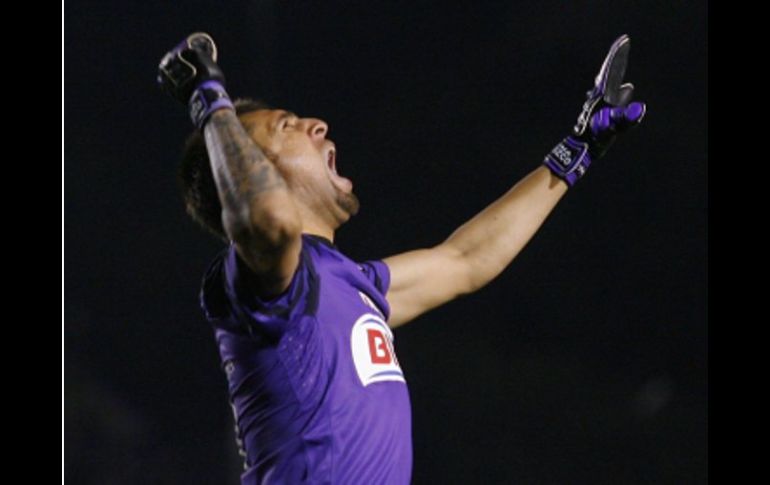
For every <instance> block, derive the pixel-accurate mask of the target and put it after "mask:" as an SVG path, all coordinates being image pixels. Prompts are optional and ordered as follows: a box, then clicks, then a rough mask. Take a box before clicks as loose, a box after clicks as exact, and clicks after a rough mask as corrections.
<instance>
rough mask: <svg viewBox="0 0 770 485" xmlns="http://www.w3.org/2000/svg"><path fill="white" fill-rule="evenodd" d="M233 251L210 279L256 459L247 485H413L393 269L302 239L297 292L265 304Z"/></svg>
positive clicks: (240, 415) (233, 397) (236, 401)
mask: <svg viewBox="0 0 770 485" xmlns="http://www.w3.org/2000/svg"><path fill="white" fill-rule="evenodd" d="M255 277H256V276H255V275H254V273H253V272H252V271H251V270H249V268H248V267H247V266H246V265H245V263H244V262H243V261H242V260H241V259H240V258H239V257H238V255H237V253H236V251H235V248H234V246H232V245H231V246H230V247H229V248H228V249H226V250H225V251H223V252H222V253H220V254H219V255H218V256H217V258H216V259H215V260H214V262H213V263H212V264H211V266H210V267H209V269H208V271H207V272H206V275H205V276H204V279H203V288H202V290H201V305H202V307H203V310H204V312H205V313H206V317H207V318H208V319H209V321H210V322H211V323H212V325H213V326H214V332H215V335H216V340H217V344H218V345H219V354H220V356H221V358H222V366H223V368H224V370H225V373H226V375H227V380H228V384H229V393H230V401H231V403H232V406H233V410H234V412H235V416H236V421H237V428H238V431H237V433H238V440H239V443H240V444H242V447H243V451H244V453H245V458H246V471H245V472H244V474H243V475H242V476H241V479H242V483H244V484H253V483H263V484H290V483H291V484H294V483H319V484H320V483H334V484H348V483H356V484H358V483H367V484H407V483H409V480H410V477H411V471H412V437H411V427H412V425H411V410H410V404H409V393H408V391H407V387H406V381H405V380H404V374H403V373H402V371H401V367H400V365H399V363H398V360H397V359H396V354H395V352H394V351H393V334H392V333H391V331H390V329H389V328H388V326H387V324H386V323H385V322H386V321H387V319H388V315H389V313H390V307H389V306H388V302H387V301H386V300H385V293H386V292H387V290H388V285H389V283H390V273H389V270H388V267H387V266H386V265H385V264H384V263H383V262H381V261H370V262H365V263H360V264H357V263H355V262H353V261H352V260H350V259H349V258H347V257H346V256H344V255H343V254H342V253H340V252H339V251H338V250H337V248H336V247H335V246H334V245H333V244H332V243H331V242H330V241H328V240H326V239H324V238H321V237H318V236H311V235H307V234H305V235H303V236H302V252H301V254H300V260H299V265H298V267H297V271H296V272H295V274H294V276H293V278H292V281H291V284H290V285H289V287H288V289H287V290H286V291H284V292H283V293H282V294H281V295H279V296H277V297H275V298H273V299H270V300H264V299H260V298H259V297H258V296H257V293H256V291H254V278H255Z"/></svg>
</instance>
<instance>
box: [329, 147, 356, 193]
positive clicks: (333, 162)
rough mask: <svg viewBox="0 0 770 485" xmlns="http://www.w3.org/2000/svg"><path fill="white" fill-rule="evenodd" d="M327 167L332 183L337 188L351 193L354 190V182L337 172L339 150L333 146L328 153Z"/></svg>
mask: <svg viewBox="0 0 770 485" xmlns="http://www.w3.org/2000/svg"><path fill="white" fill-rule="evenodd" d="M326 166H327V167H328V168H329V173H330V174H331V180H332V183H333V184H334V185H336V186H337V188H339V189H340V190H342V191H343V192H350V191H352V190H353V182H351V181H350V179H347V178H345V177H343V176H341V175H340V174H339V173H338V172H337V149H336V148H334V147H333V146H332V147H331V148H329V151H328V152H326Z"/></svg>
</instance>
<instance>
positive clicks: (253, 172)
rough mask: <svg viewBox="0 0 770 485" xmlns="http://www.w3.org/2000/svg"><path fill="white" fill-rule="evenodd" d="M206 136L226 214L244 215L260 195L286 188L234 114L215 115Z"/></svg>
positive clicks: (221, 112) (273, 167) (230, 112)
mask: <svg viewBox="0 0 770 485" xmlns="http://www.w3.org/2000/svg"><path fill="white" fill-rule="evenodd" d="M204 135H205V138H206V146H207V147H208V151H209V158H210V160H211V168H212V171H213V172H214V179H215V180H216V183H217V188H218V190H219V194H220V200H221V202H222V208H223V209H224V210H227V211H230V213H232V214H242V213H243V211H244V209H247V210H248V209H251V208H252V207H255V206H254V204H255V202H256V200H257V199H258V198H259V196H260V195H262V194H264V193H266V192H270V191H274V190H277V189H285V188H286V181H285V180H284V179H283V177H282V176H281V174H280V173H279V172H278V170H277V169H276V168H275V166H274V165H273V163H272V162H271V161H270V159H269V158H268V156H267V155H266V154H265V153H264V151H263V150H262V149H260V148H259V146H257V144H256V143H254V142H253V140H252V139H251V138H250V137H249V135H248V134H247V133H246V131H245V130H244V128H243V126H242V125H241V122H240V120H239V119H238V117H237V116H236V115H235V113H234V112H232V111H229V110H220V111H217V112H215V113H214V115H213V116H212V117H211V120H209V122H208V124H207V125H206V127H205V129H204Z"/></svg>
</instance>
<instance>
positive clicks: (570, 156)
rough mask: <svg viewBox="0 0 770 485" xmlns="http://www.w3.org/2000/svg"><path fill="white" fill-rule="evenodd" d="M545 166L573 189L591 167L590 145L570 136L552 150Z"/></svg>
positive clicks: (545, 161) (546, 158)
mask: <svg viewBox="0 0 770 485" xmlns="http://www.w3.org/2000/svg"><path fill="white" fill-rule="evenodd" d="M543 165H545V166H546V167H548V168H549V169H550V170H551V172H553V174H554V175H556V176H557V177H559V178H560V179H562V180H564V181H565V182H567V185H569V186H570V187H572V186H573V185H575V182H577V181H578V179H579V178H580V177H582V176H583V174H585V172H586V170H587V169H588V166H589V165H591V155H590V154H589V153H588V143H586V142H584V141H581V140H578V139H576V138H573V137H571V136H568V137H567V138H565V139H564V140H562V141H561V143H559V144H558V145H556V146H555V147H554V148H553V150H551V153H549V154H548V155H547V156H546V157H545V160H544V161H543Z"/></svg>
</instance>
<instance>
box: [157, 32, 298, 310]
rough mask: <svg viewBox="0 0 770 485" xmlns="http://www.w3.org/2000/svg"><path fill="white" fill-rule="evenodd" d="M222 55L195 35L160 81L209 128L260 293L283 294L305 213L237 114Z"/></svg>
mask: <svg viewBox="0 0 770 485" xmlns="http://www.w3.org/2000/svg"><path fill="white" fill-rule="evenodd" d="M216 58H217V50H216V46H215V44H214V41H213V40H212V39H211V37H209V36H208V35H207V34H203V33H195V34H192V35H190V36H188V37H187V38H186V39H185V40H184V41H182V43H180V44H179V45H178V46H177V47H175V48H174V49H172V50H171V51H169V52H168V53H167V54H166V55H165V56H164V57H163V59H162V60H161V63H160V66H159V74H158V82H159V83H160V85H161V87H162V88H163V89H164V90H165V91H166V92H168V93H169V94H170V95H171V96H173V97H174V98H176V99H177V100H179V101H180V102H181V103H183V104H185V105H186V106H188V108H189V111H190V117H191V118H192V121H193V123H194V124H195V126H196V127H197V128H198V129H201V130H203V134H204V137H205V140H206V147H207V149H208V154H209V160H210V162H211V170H212V173H213V175H214V180H215V182H216V185H217V192H218V194H219V200H220V202H221V204H222V224H223V226H224V229H225V232H226V233H227V236H228V237H229V238H230V240H232V241H233V242H234V243H235V246H236V249H237V251H238V254H239V255H240V257H241V258H242V259H243V260H244V262H246V264H247V265H248V266H249V267H250V268H251V269H252V270H253V271H254V272H255V273H257V274H258V275H259V276H260V278H259V286H260V289H261V293H263V294H264V295H274V294H278V293H280V292H281V291H283V290H284V289H286V287H287V286H288V285H289V283H290V282H291V278H292V275H293V274H294V271H295V269H296V268H297V264H298V260H299V252H300V247H301V238H300V236H301V223H300V218H299V214H298V212H297V208H296V206H295V205H294V201H293V199H292V196H291V194H290V193H289V190H288V188H287V186H286V182H285V181H284V179H283V177H282V176H281V174H280V173H279V172H278V170H277V169H276V168H275V166H274V165H273V163H272V162H271V161H269V160H268V158H267V156H266V155H265V153H264V152H263V151H262V150H261V149H260V148H259V147H258V146H257V145H256V144H255V143H254V141H253V140H252V139H251V137H250V136H249V135H248V133H246V131H245V130H244V128H243V125H242V124H241V122H240V120H239V119H238V117H237V116H236V114H235V110H234V109H233V105H232V103H231V102H230V98H229V96H228V95H227V92H226V91H225V87H224V84H225V79H224V75H223V74H222V71H221V69H220V68H219V66H218V65H217V63H216Z"/></svg>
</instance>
